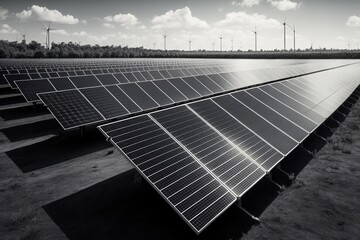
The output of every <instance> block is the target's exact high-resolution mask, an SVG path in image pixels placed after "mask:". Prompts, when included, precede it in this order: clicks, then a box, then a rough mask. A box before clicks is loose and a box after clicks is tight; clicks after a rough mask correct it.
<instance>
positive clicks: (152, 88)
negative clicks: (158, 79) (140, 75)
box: [137, 82, 174, 106]
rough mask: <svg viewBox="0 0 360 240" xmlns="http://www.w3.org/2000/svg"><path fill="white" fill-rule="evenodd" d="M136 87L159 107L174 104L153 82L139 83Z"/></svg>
mask: <svg viewBox="0 0 360 240" xmlns="http://www.w3.org/2000/svg"><path fill="white" fill-rule="evenodd" d="M137 85H138V86H139V87H141V88H142V90H144V91H145V92H146V93H147V94H148V95H149V96H150V97H151V98H152V99H154V100H155V101H156V102H157V103H158V104H159V105H160V106H166V105H170V104H173V103H174V102H173V101H172V100H171V99H170V98H169V96H168V95H166V94H165V93H164V92H162V91H161V90H160V89H159V88H158V87H157V86H156V85H155V84H154V83H153V82H139V83H137Z"/></svg>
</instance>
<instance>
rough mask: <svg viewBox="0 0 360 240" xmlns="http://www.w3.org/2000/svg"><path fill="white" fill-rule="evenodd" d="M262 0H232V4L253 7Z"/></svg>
mask: <svg viewBox="0 0 360 240" xmlns="http://www.w3.org/2000/svg"><path fill="white" fill-rule="evenodd" d="M259 4H260V0H242V1H239V0H238V1H232V3H231V5H234V6H236V5H237V6H242V7H252V6H255V5H259Z"/></svg>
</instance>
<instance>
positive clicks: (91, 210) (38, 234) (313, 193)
mask: <svg viewBox="0 0 360 240" xmlns="http://www.w3.org/2000/svg"><path fill="white" fill-rule="evenodd" d="M48 120H49V118H48V116H47V115H44V116H35V117H27V118H22V119H21V121H20V120H19V119H13V120H8V121H4V120H2V119H0V123H1V126H2V127H1V129H0V239H24V240H25V239H28V240H29V239H68V238H70V239H110V238H111V239H114V238H115V239H131V238H132V239H144V238H145V239H153V238H157V239H197V238H199V239H240V238H242V239H246V240H247V239H360V201H359V200H360V184H359V182H360V102H358V103H357V104H356V105H355V106H354V107H353V110H352V111H351V112H350V114H349V115H348V116H347V118H346V120H345V121H344V122H342V123H341V125H340V127H338V128H337V129H336V132H335V133H334V134H333V135H332V136H331V137H330V138H329V139H328V140H327V144H326V145H325V146H324V147H323V148H322V149H321V150H320V151H319V152H318V153H317V154H316V156H315V158H313V159H312V160H311V161H310V163H308V164H307V165H306V166H305V168H304V169H303V170H302V171H301V172H300V174H299V175H298V176H297V178H296V180H295V182H294V183H293V184H292V185H290V186H289V187H287V188H286V189H285V190H284V191H283V192H281V193H280V194H279V195H277V196H276V198H275V199H274V200H273V201H272V202H271V204H269V205H268V206H267V207H266V209H265V211H264V212H263V213H262V214H261V216H260V218H261V223H260V224H255V225H252V226H251V229H250V230H249V231H248V232H247V230H244V229H243V228H242V224H243V223H244V221H243V218H244V216H243V215H244V214H243V213H242V212H241V210H240V209H238V208H236V207H231V208H230V209H229V210H228V211H226V212H225V214H224V216H221V217H220V218H219V219H218V220H216V221H215V222H214V223H213V224H211V226H210V227H209V229H207V230H206V231H205V232H204V233H203V234H202V235H200V236H198V237H197V236H196V235H194V234H193V233H192V232H191V230H189V228H188V227H187V226H186V225H185V224H184V223H183V222H182V220H181V219H180V218H179V217H178V216H177V215H176V214H175V213H174V212H173V211H172V209H171V208H170V207H168V206H167V205H166V204H165V202H163V201H162V199H161V198H160V197H159V196H158V195H157V194H156V192H155V191H153V190H152V189H151V187H150V186H148V184H147V183H144V182H141V183H140V184H135V183H134V179H133V176H134V171H129V170H130V169H132V166H131V165H130V163H129V162H128V161H127V160H126V159H124V158H123V156H121V155H120V153H119V152H118V151H116V150H115V151H114V149H113V148H112V147H111V145H101V144H100V145H99V144H98V143H92V142H90V143H87V144H95V145H94V146H97V147H98V148H95V150H94V151H93V152H91V151H90V152H89V151H83V155H80V156H78V155H72V153H64V152H59V153H54V154H58V155H59V156H56V157H54V158H57V159H58V160H57V161H53V159H51V157H50V156H49V162H51V164H39V163H38V162H35V163H34V164H35V165H33V167H32V168H31V167H30V168H22V166H23V165H21V164H22V163H21V161H18V162H16V161H15V160H14V159H12V158H11V156H12V157H13V158H16V156H17V154H14V153H17V151H23V149H28V148H29V150H27V154H29V155H31V156H36V154H40V155H41V153H40V151H41V148H40V147H39V145H36V144H43V143H44V142H46V141H47V140H49V139H50V140H51V139H54V138H55V137H56V133H53V132H52V131H49V130H48V129H46V127H44V126H41V128H39V129H40V130H41V131H43V132H44V135H42V136H38V135H37V134H32V133H31V132H30V133H26V136H27V137H26V139H22V138H21V137H19V136H13V137H14V139H16V141H13V142H11V141H10V140H9V138H8V137H9V136H10V135H9V134H10V133H11V131H10V130H9V128H11V127H16V126H19V125H23V124H26V123H29V124H31V123H36V122H38V121H44V122H48ZM47 124H50V125H49V127H52V124H51V122H50V123H47ZM31 126H32V125H31ZM5 128H6V129H8V130H7V131H6V130H4V129H5ZM35 130H37V128H35ZM55 132H56V131H55ZM6 134H8V137H7V136H6ZM73 139H77V138H73ZM61 141H62V140H61ZM64 141H66V140H64ZM49 144H50V143H49ZM67 144H68V143H67ZM32 146H38V147H34V148H33V151H34V152H31V150H32V148H31V147H32ZM40 146H42V147H44V148H46V147H47V146H46V145H44V146H43V145H40ZM64 146H66V144H65V145H64ZM91 146H92V145H91ZM27 147H28V148H27ZM60 149H61V148H60ZM61 151H64V150H63V149H61ZM9 152H12V153H13V154H9ZM65 155H66V156H67V157H66V158H64V160H63V161H60V160H59V158H60V157H61V156H65ZM73 156H75V157H74V158H73ZM41 161H46V159H41ZM52 161H53V162H52ZM34 166H35V167H34ZM24 169H25V170H24ZM29 169H31V170H29ZM262 195H264V194H263V193H262V194H261V195H260V196H262ZM255 204H256V202H255ZM136 224H138V225H137V226H136ZM243 232H247V233H245V234H243Z"/></svg>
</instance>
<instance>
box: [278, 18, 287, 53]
mask: <svg viewBox="0 0 360 240" xmlns="http://www.w3.org/2000/svg"><path fill="white" fill-rule="evenodd" d="M279 23H281V24H282V25H284V51H286V17H285V19H284V22H280V21H279Z"/></svg>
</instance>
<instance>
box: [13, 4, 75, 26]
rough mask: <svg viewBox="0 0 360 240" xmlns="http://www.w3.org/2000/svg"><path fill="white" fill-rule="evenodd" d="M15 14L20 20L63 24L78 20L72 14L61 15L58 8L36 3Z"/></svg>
mask: <svg viewBox="0 0 360 240" xmlns="http://www.w3.org/2000/svg"><path fill="white" fill-rule="evenodd" d="M15 16H16V17H18V18H20V19H21V20H38V21H46V22H54V23H63V24H77V23H78V22H79V19H78V18H75V17H73V16H72V15H63V14H62V13H61V12H59V11H58V10H51V9H47V8H46V7H40V6H38V5H32V6H31V7H30V8H28V9H27V10H23V11H22V12H19V13H16V14H15Z"/></svg>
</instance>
